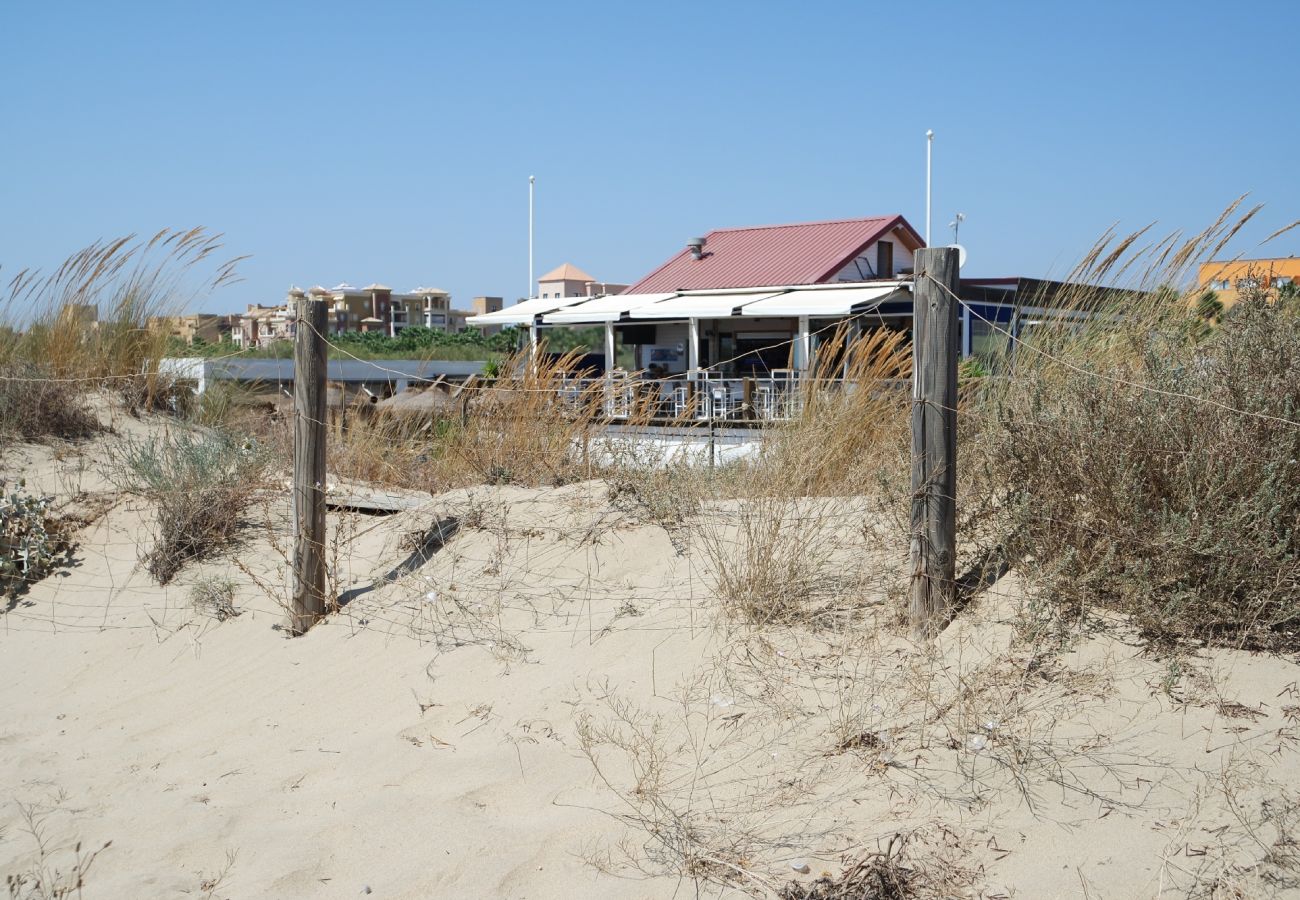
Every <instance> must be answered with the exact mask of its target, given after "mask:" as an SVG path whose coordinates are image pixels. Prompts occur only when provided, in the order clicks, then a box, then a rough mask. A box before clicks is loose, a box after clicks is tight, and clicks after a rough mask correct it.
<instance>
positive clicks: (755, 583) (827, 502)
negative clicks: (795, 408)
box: [698, 329, 911, 625]
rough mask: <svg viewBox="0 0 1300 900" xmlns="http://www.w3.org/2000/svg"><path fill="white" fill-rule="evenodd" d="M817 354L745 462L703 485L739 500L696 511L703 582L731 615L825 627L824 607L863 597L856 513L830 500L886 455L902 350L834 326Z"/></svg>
mask: <svg viewBox="0 0 1300 900" xmlns="http://www.w3.org/2000/svg"><path fill="white" fill-rule="evenodd" d="M818 359H819V362H818V365H817V368H816V369H815V371H814V372H813V377H811V378H810V379H808V380H807V382H806V383H805V384H804V385H803V387H802V388H801V390H802V397H801V398H800V407H801V413H800V415H799V416H798V418H797V419H795V420H794V421H793V422H791V423H789V424H784V425H777V426H774V427H772V428H771V429H770V430H769V431H768V432H766V433H765V434H764V436H763V442H762V445H761V448H760V451H759V453H758V454H757V455H756V457H755V458H753V459H750V460H745V461H742V462H739V463H737V464H735V465H734V466H733V467H731V468H730V470H729V471H726V472H724V473H722V474H721V476H720V477H717V478H715V479H713V481H712V483H711V484H706V485H705V488H706V489H709V490H711V492H712V493H713V494H714V495H715V496H716V495H718V494H720V493H722V494H725V495H727V496H729V497H734V498H738V499H736V500H735V501H734V503H729V504H719V503H713V504H712V505H711V506H710V507H709V508H708V509H707V510H706V511H704V513H703V514H702V515H701V516H700V517H699V520H698V526H699V527H698V534H699V538H700V545H701V547H702V548H703V550H704V552H705V554H706V556H707V557H708V560H709V562H710V566H711V578H712V581H711V586H712V587H713V589H714V591H715V592H716V594H717V595H718V599H719V602H720V604H721V606H722V608H723V609H724V610H725V611H726V612H727V613H728V614H729V615H730V617H731V618H733V619H734V620H737V621H740V622H745V623H749V624H752V625H769V624H782V625H798V624H805V625H825V624H827V623H828V621H829V620H828V613H831V612H843V611H845V610H851V609H852V608H854V607H856V606H859V605H861V604H862V603H863V602H864V599H865V598H864V585H863V575H864V572H863V569H862V556H863V554H862V552H861V549H862V548H861V547H860V545H861V543H862V541H863V540H864V536H865V537H867V539H868V540H870V539H871V538H870V537H869V536H868V535H866V532H865V531H864V525H865V524H866V520H867V516H866V511H865V509H863V508H862V507H861V506H860V505H859V506H858V507H854V506H853V505H851V504H847V505H846V504H845V503H842V502H839V501H838V500H837V498H841V497H846V496H848V497H852V496H861V495H862V494H864V493H866V492H868V491H869V489H870V487H871V486H872V485H873V484H874V483H875V482H876V480H877V478H878V473H879V471H880V469H881V467H882V466H885V465H887V464H888V462H889V461H890V459H891V458H892V456H893V454H894V452H895V448H896V446H897V443H898V440H899V436H900V434H901V433H902V430H903V429H904V428H905V425H906V421H907V408H908V407H907V403H908V400H909V394H908V393H907V391H906V390H905V389H903V388H902V387H901V385H902V384H904V382H902V381H901V380H900V379H902V378H903V377H904V376H905V375H906V374H907V373H908V372H909V371H910V367H911V354H910V350H909V348H908V346H907V345H906V343H905V341H904V340H903V336H902V335H901V334H898V333H894V332H885V331H874V332H868V333H866V334H864V335H862V336H860V337H856V338H852V339H851V338H850V337H849V335H848V332H847V331H846V330H844V329H841V330H840V331H839V332H837V333H836V334H835V335H833V336H832V337H831V338H830V339H829V340H828V341H826V342H825V343H824V344H823V345H822V351H821V353H820V354H819V357H818ZM839 378H844V379H845V381H844V382H843V383H841V382H839V381H838V380H837V379H839ZM855 546H857V547H858V548H859V550H858V552H857V553H856V554H855V553H854V552H853V549H852V548H854V547H855ZM846 551H847V552H846ZM855 556H856V557H857V558H856V560H855Z"/></svg>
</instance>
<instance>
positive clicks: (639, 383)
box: [559, 371, 906, 423]
mask: <svg viewBox="0 0 1300 900" xmlns="http://www.w3.org/2000/svg"><path fill="white" fill-rule="evenodd" d="M883 386H884V387H886V388H889V389H893V388H904V389H905V388H906V383H902V382H900V384H898V385H895V384H893V383H892V382H891V383H889V384H887V385H883ZM856 387H857V385H856V384H855V383H854V382H848V381H844V380H841V379H821V380H819V381H818V382H817V388H818V389H820V390H832V391H835V390H853V389H856ZM808 388H809V384H808V381H807V380H806V379H804V378H802V377H801V376H800V375H799V373H797V372H793V371H791V372H774V373H772V374H771V375H766V376H755V377H750V378H743V377H724V376H722V375H719V374H717V373H713V372H695V373H692V374H691V375H690V376H685V377H677V378H663V379H651V378H639V377H636V376H633V375H628V374H624V373H615V374H613V375H608V376H600V377H576V376H574V377H566V378H564V379H563V380H562V382H561V386H560V389H559V393H560V398H561V400H562V402H564V404H565V405H566V406H568V407H570V408H571V409H574V410H575V411H576V410H578V409H584V410H586V411H589V412H592V411H595V410H597V409H598V410H599V412H600V413H601V414H603V415H604V416H605V417H606V418H610V419H623V420H630V419H641V420H647V421H679V422H680V421H699V422H706V421H714V422H748V423H761V422H783V421H790V420H792V419H796V418H798V417H799V416H800V415H801V414H802V412H803V403H804V396H805V393H806V391H807V390H808Z"/></svg>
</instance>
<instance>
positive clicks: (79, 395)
mask: <svg viewBox="0 0 1300 900" xmlns="http://www.w3.org/2000/svg"><path fill="white" fill-rule="evenodd" d="M99 430H100V423H99V420H98V419H97V418H96V417H95V414H94V413H93V412H92V411H91V409H90V407H89V406H88V405H87V403H86V398H85V396H84V393H83V390H82V388H81V386H80V385H77V384H75V383H72V382H67V381H59V380H56V379H52V378H51V377H50V373H49V370H48V369H45V368H43V367H41V366H38V365H35V364H32V363H11V364H8V365H4V366H0V442H3V441H4V440H6V439H8V440H20V441H39V440H46V439H57V440H64V441H72V440H79V439H82V438H87V437H90V436H91V435H93V434H95V433H96V432H98V431H99Z"/></svg>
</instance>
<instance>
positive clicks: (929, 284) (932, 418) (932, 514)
mask: <svg viewBox="0 0 1300 900" xmlns="http://www.w3.org/2000/svg"><path fill="white" fill-rule="evenodd" d="M957 253H958V251H957V249H956V248H953V247H934V248H928V249H925V250H919V251H917V254H916V283H915V286H914V288H913V295H912V296H913V309H914V313H913V330H912V356H913V363H912V560H911V561H912V584H911V597H912V602H911V622H912V628H913V631H914V632H915V633H916V635H917V636H918V637H926V636H930V635H933V634H934V633H935V632H936V631H937V630H938V627H939V626H940V624H941V623H942V620H943V617H944V616H945V615H946V614H947V613H948V611H949V610H950V609H952V606H953V602H954V600H955V599H956V598H955V593H956V580H957V356H958V352H957V351H958V337H959V335H958V330H957V306H958V303H957V291H958V289H959V286H960V285H959V278H960V270H959V264H958V256H957Z"/></svg>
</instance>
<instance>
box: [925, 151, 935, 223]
mask: <svg viewBox="0 0 1300 900" xmlns="http://www.w3.org/2000/svg"><path fill="white" fill-rule="evenodd" d="M933 149H934V132H933V131H929V130H927V131H926V132H925V246H927V247H928V246H930V154H931V151H932V150H933Z"/></svg>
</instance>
